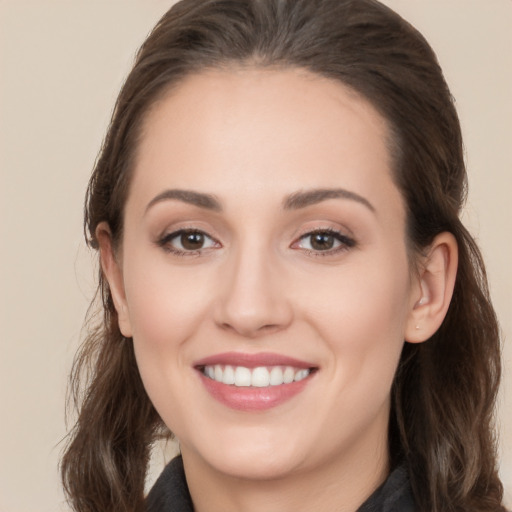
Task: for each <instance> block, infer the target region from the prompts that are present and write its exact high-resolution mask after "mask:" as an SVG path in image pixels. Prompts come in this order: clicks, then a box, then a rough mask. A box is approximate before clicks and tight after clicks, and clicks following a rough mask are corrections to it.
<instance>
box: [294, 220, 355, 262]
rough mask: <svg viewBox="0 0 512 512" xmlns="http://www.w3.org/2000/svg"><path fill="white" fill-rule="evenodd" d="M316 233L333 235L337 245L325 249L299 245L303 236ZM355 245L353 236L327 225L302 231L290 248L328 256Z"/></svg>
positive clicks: (314, 254)
mask: <svg viewBox="0 0 512 512" xmlns="http://www.w3.org/2000/svg"><path fill="white" fill-rule="evenodd" d="M318 233H327V234H329V235H331V236H333V237H334V238H335V239H336V240H337V241H338V242H339V245H338V246H336V247H333V248H332V249H326V250H315V249H308V248H304V247H300V246H299V243H300V242H301V240H304V239H305V238H307V237H311V236H313V235H315V234H318ZM355 246H356V241H355V240H354V238H353V237H352V236H348V235H346V234H345V233H344V232H342V231H339V230H337V229H334V228H332V227H327V228H313V229H309V230H308V231H306V232H304V233H302V234H301V235H299V236H298V237H297V238H296V240H295V241H294V242H293V243H292V245H291V248H292V249H300V250H303V251H304V252H306V253H307V254H311V255H313V256H329V255H333V254H337V253H339V252H342V251H346V250H348V249H351V248H352V247H355Z"/></svg>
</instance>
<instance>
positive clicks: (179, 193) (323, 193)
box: [146, 188, 375, 213]
mask: <svg viewBox="0 0 512 512" xmlns="http://www.w3.org/2000/svg"><path fill="white" fill-rule="evenodd" d="M328 199H349V200H352V201H356V202H358V203H360V204H362V205H364V206H366V208H368V209H369V210H370V211H372V212H373V213H375V207H374V206H373V205H372V204H371V203H370V201H368V200H367V199H365V198H364V197H363V196H360V195H359V194H356V193H355V192H351V191H350V190H345V189H343V188H321V189H312V190H304V191H302V190H301V191H298V192H294V193H293V194H290V195H289V196H287V197H286V198H285V199H284V201H283V209H285V210H298V209H300V208H306V207H307V206H311V205H314V204H317V203H321V202H322V201H327V200H328ZM167 200H176V201H182V202H184V203H188V204H191V205H194V206H197V207H199V208H205V209H207V210H212V211H215V212H220V211H222V205H221V203H220V201H219V200H218V199H217V198H216V197H215V196H214V195H213V194H206V193H204V192H195V191H193V190H182V189H168V190H164V191H163V192H161V193H160V194H158V195H157V196H155V197H154V198H153V199H152V200H151V201H150V202H149V203H148V205H147V206H146V212H147V211H148V210H149V209H150V208H151V207H152V206H153V205H155V204H157V203H160V202H162V201H167Z"/></svg>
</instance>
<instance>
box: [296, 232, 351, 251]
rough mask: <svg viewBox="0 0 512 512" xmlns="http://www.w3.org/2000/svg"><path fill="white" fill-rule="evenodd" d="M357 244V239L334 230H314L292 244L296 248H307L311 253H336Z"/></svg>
mask: <svg viewBox="0 0 512 512" xmlns="http://www.w3.org/2000/svg"><path fill="white" fill-rule="evenodd" d="M354 246H355V240H353V239H352V238H349V237H347V236H346V235H344V234H342V233H338V232H337V231H332V230H328V229H327V230H318V231H312V232H310V233H307V234H305V235H303V236H302V237H301V238H300V239H299V240H298V241H297V242H295V243H294V244H293V245H292V248H294V249H305V250H306V251H308V252H310V253H317V254H321V253H326V254H334V253H336V252H338V251H341V250H344V249H349V248H350V247H354Z"/></svg>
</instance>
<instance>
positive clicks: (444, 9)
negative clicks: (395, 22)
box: [0, 0, 512, 512]
mask: <svg viewBox="0 0 512 512" xmlns="http://www.w3.org/2000/svg"><path fill="white" fill-rule="evenodd" d="M170 3H171V2H170V1H161V0H138V1H135V0H123V1H120V0H119V1H118V0H116V1H114V0H74V1H70V0H68V1H64V0H62V1H56V0H55V1H51V0H33V1H28V0H7V1H5V0H0V180H1V181H0V283H1V284H0V301H1V302H0V411H1V418H0V512H32V511H37V512H46V511H56V510H66V507H65V505H64V503H63V496H62V493H61V491H60V484H59V480H58V473H57V461H58V456H59V452H60V450H61V447H62V445H59V441H60V440H61V439H62V437H63V436H64V434H65V424H64V395H65V386H66V376H67V372H68V370H69V367H70V363H71V359H72V356H73V353H74V351H75V348H76V346H77V343H78V340H79V337H80V328H81V324H82V319H83V317H84V314H85V311H86V308H87V306H88V303H89V300H90V299H91V297H92V295H93V291H94V275H95V274H94V272H95V270H94V269H95V266H94V265H93V263H92V262H93V258H92V257H91V255H90V254H89V253H88V251H87V249H86V248H85V245H84V242H83V240H82V202H83V195H84V191H85V186H86V183H87V179H88V175H89V173H90V170H91V168H92V165H93V162H94V159H95V156H96V152H97V150H98V149H99V146H100V143H101V139H102V137H103V134H104V130H105V126H106V124H107V122H108V118H109V115H110V112H111V109H112V106H113V103H114V100H115V96H116V93H117V91H118V88H119V86H120V84H121V82H122V79H123V77H124V76H125V74H126V73H127V71H128V69H129V67H130V63H131V61H132V57H133V54H134V52H135V49H136V48H137V47H138V45H139V44H140V43H141V42H142V40H143V38H144V36H145V35H146V34H147V32H148V31H149V30H150V28H151V27H152V25H153V24H154V23H155V22H156V20H157V19H158V17H159V16H160V15H161V14H162V13H163V12H164V11H165V10H166V9H167V8H168V6H169V5H170ZM386 3H388V4H389V5H390V6H392V7H394V8H395V9H396V10H398V11H399V12H400V13H402V14H403V15H404V16H405V17H406V18H407V19H409V20H410V21H411V22H413V24H415V25H416V26H417V27H418V28H419V29H420V30H421V31H422V32H423V33H424V34H425V36H426V37H427V39H428V40H429V41H430V42H431V44H432V45H433V47H434V49H435V50H436V51H437V53H438V56H439V59H440V61H441V65H442V66H443V68H444V69H445V73H446V76H447V79H448V82H449V84H450V85H451V88H452V92H453V94H454V96H455V97H456V98H457V104H458V108H459V112H460V116H461V121H462V125H463V131H464V134H465V140H466V149H467V161H468V168H469V174H470V196H469V201H468V206H467V210H466V213H465V219H466V221H467V223H468V224H469V225H470V227H471V228H472V230H473V232H474V233H475V234H476V236H477V238H478V240H479V242H480V245H481V247H482V249H483V252H484V255H485V257H486V260H487V263H488V270H489V278H490V282H491V288H492V295H493V297H494V301H495V305H496V309H497V311H498V315H499V317H500V319H501V323H502V327H503V331H504V334H505V338H507V337H508V338H510V337H511V333H512V265H511V263H510V255H511V254H512V242H511V240H512V236H511V235H512V230H511V221H512V206H511V204H512V200H511V195H512V171H511V170H512V165H511V164H512V153H511V145H512V126H511V119H512V101H511V93H512V58H511V57H512V30H511V28H512V1H511V0H386ZM505 361H506V365H507V368H506V370H507V374H506V379H505V385H504V387H503V392H502V401H501V408H500V416H499V419H500V423H501V426H502V428H501V460H502V468H501V472H502V476H503V480H504V482H505V484H506V489H507V491H508V493H511V492H512V378H511V373H512V348H511V347H510V340H509V341H508V346H506V348H505ZM508 496H509V497H508V503H509V504H511V503H512V499H511V496H512V495H511V494H509V495H508Z"/></svg>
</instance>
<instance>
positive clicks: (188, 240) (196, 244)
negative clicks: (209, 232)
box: [181, 233, 204, 250]
mask: <svg viewBox="0 0 512 512" xmlns="http://www.w3.org/2000/svg"><path fill="white" fill-rule="evenodd" d="M203 244H204V235H203V234H202V233H183V234H182V235H181V245H182V246H183V248H184V249H189V250H196V249H201V247H202V246H203Z"/></svg>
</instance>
